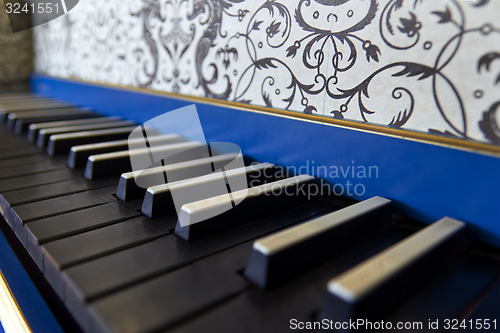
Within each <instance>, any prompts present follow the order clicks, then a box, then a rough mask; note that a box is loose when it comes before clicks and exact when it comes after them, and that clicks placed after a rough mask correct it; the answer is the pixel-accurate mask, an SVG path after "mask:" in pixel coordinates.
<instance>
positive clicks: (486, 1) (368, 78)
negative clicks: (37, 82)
mask: <svg viewBox="0 0 500 333" xmlns="http://www.w3.org/2000/svg"><path fill="white" fill-rule="evenodd" d="M499 18H500V1H499V0H475V1H474V0H299V1H291V0H247V1H244V0H121V1H117V0H115V1H110V0H81V1H80V3H79V4H78V5H77V6H76V7H75V8H74V9H73V10H72V11H71V12H70V13H69V14H67V15H65V16H63V17H60V18H58V19H56V20H54V21H52V22H49V23H48V24H45V25H43V26H40V27H37V28H36V29H35V48H36V54H37V58H36V69H37V71H38V72H41V73H46V74H49V75H54V76H59V77H73V78H79V79H85V80H92V81H99V82H105V83H114V84H121V85H131V86H139V87H146V88H150V89H155V90H161V91H169V92H178V93H182V94H188V95H195V96H205V97H211V98H218V99H223V100H229V101H236V102H243V103H250V104H253V105H264V106H270V107H273V108H280V109H286V110H291V111H296V112H304V113H312V114H318V115H323V116H325V117H334V118H343V119H351V120H356V121H365V122H370V123H375V124H382V125H389V126H394V127H401V128H403V129H410V130H418V131H423V132H428V133H434V134H437V135H448V136H453V137H458V138H463V139H470V140H477V141H482V142H488V143H492V144H500V128H499V127H500V20H499Z"/></svg>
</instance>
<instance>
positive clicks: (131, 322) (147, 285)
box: [67, 244, 249, 332]
mask: <svg viewBox="0 0 500 333" xmlns="http://www.w3.org/2000/svg"><path fill="white" fill-rule="evenodd" d="M248 248H249V244H243V245H241V246H239V247H238V248H236V249H233V250H231V251H226V252H222V253H219V254H217V255H214V256H212V257H210V258H207V259H206V260H204V261H200V262H197V263H194V264H192V265H190V266H187V267H184V268H182V269H179V270H177V271H175V272H172V273H170V274H165V275H163V276H160V277H157V278H154V279H152V280H150V281H147V282H144V283H142V284H140V285H137V286H134V287H130V288H127V289H126V290H123V291H121V292H117V293H115V294H113V295H110V296H108V297H105V298H103V299H101V300H98V301H96V302H94V303H93V308H94V309H95V311H97V312H99V316H95V317H97V318H99V320H98V321H97V322H93V324H94V325H95V326H92V327H91V329H92V330H96V331H102V332H150V331H157V330H165V329H167V328H169V327H170V326H172V325H174V324H176V323H178V322H180V321H181V320H183V319H184V318H186V317H188V316H190V315H193V314H195V313H199V312H201V311H203V310H205V309H209V308H210V307H211V306H212V305H213V304H217V303H220V302H222V301H225V300H227V299H230V298H231V297H234V296H236V295H237V294H239V293H241V292H242V291H244V290H245V289H247V288H248V282H246V281H245V280H244V279H243V278H242V277H241V276H240V275H239V274H237V273H236V272H237V271H238V269H240V268H241V267H242V265H243V264H244V258H245V256H246V253H247V251H248ZM200 277H203V278H200ZM67 304H68V305H69V307H70V308H71V302H67ZM95 317H94V318H95ZM124 318H127V319H126V320H124ZM84 329H85V327H84Z"/></svg>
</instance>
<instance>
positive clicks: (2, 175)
mask: <svg viewBox="0 0 500 333" xmlns="http://www.w3.org/2000/svg"><path fill="white" fill-rule="evenodd" d="M0 155H2V154H0ZM35 156H36V155H35ZM59 169H65V167H64V164H62V163H60V161H57V160H50V159H44V160H42V161H40V162H37V163H36V164H31V163H27V164H23V165H15V166H8V167H4V168H1V169H0V179H9V178H13V177H20V176H26V175H32V174H37V173H42V172H47V171H52V170H59Z"/></svg>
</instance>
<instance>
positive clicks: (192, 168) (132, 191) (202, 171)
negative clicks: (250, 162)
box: [116, 154, 238, 201]
mask: <svg viewBox="0 0 500 333" xmlns="http://www.w3.org/2000/svg"><path fill="white" fill-rule="evenodd" d="M236 156H238V154H223V155H219V156H213V157H206V158H200V159H196V160H191V161H187V162H180V163H174V164H169V165H165V166H160V167H155V168H150V169H145V170H137V171H133V172H127V173H124V174H122V175H121V177H120V181H119V182H118V189H117V190H116V196H117V197H118V198H119V199H121V200H124V201H125V200H130V199H136V198H139V197H143V196H144V193H145V192H146V189H145V188H141V187H139V185H137V184H141V185H143V186H144V185H145V186H144V187H146V186H147V187H149V186H151V185H159V184H165V183H172V182H176V181H180V180H185V179H187V178H192V177H197V176H202V175H206V174H210V173H212V172H213V170H214V169H215V170H217V169H220V168H218V167H217V166H219V164H220V165H226V164H228V163H229V162H231V161H232V160H234V159H235V157H236ZM214 165H215V166H214Z"/></svg>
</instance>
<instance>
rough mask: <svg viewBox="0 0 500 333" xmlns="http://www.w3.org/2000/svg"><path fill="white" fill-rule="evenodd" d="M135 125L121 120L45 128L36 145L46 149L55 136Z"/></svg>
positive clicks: (40, 133)
mask: <svg viewBox="0 0 500 333" xmlns="http://www.w3.org/2000/svg"><path fill="white" fill-rule="evenodd" d="M133 125H134V122H133V121H126V120H119V121H110V122H106V121H105V122H102V123H98V124H87V125H78V126H64V127H55V128H44V129H41V130H40V131H39V132H38V138H37V141H36V145H37V147H38V148H45V147H46V146H47V143H48V142H49V137H50V136H51V135H55V134H62V133H75V132H83V131H94V130H100V129H107V128H118V127H128V126H133Z"/></svg>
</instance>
